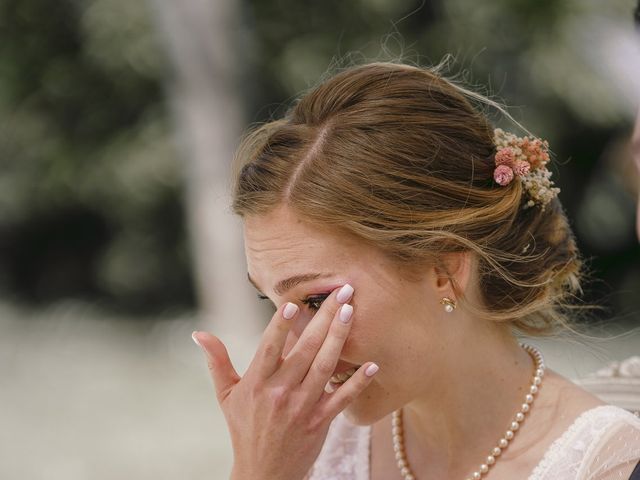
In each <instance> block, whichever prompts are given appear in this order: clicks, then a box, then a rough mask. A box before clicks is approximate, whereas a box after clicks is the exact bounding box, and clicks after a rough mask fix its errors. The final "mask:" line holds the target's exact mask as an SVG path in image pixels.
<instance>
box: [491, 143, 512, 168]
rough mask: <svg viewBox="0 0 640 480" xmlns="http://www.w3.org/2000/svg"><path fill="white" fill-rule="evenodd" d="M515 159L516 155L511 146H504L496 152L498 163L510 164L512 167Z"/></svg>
mask: <svg viewBox="0 0 640 480" xmlns="http://www.w3.org/2000/svg"><path fill="white" fill-rule="evenodd" d="M515 159H516V155H515V152H514V151H513V149H512V148H511V147H506V148H503V149H502V150H500V151H498V153H496V165H508V166H509V167H510V166H512V165H513V162H514V161H515Z"/></svg>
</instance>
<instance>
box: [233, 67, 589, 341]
mask: <svg viewBox="0 0 640 480" xmlns="http://www.w3.org/2000/svg"><path fill="white" fill-rule="evenodd" d="M478 100H480V101H482V100H483V97H481V96H480V95H478V94H476V93H472V92H469V91H468V90H466V89H464V88H463V87H460V86H458V85H456V84H454V83H453V82H451V81H449V80H447V79H445V78H444V77H443V76H441V75H440V74H439V73H438V71H437V70H436V69H423V68H418V67H413V66H408V65H402V64H393V63H372V64H367V65H362V66H358V67H352V68H350V69H347V70H344V71H342V72H340V73H338V74H336V75H335V76H333V77H331V78H329V79H328V80H326V81H324V82H322V83H321V84H320V85H318V86H317V87H315V88H313V89H312V90H311V91H309V92H308V93H306V94H305V95H304V96H302V97H301V98H300V99H299V100H298V101H297V102H296V103H295V105H294V106H293V107H292V108H291V109H290V110H289V111H288V112H287V113H286V114H285V115H284V118H282V119H280V120H277V121H272V122H269V123H266V124H263V125H262V126H260V127H259V128H257V129H255V130H254V131H252V132H251V133H250V134H248V135H247V136H246V137H245V139H244V140H243V142H242V144H241V146H240V148H239V150H238V153H237V158H236V161H237V175H236V183H235V190H234V198H233V209H234V211H235V212H236V213H237V214H238V215H240V216H243V217H244V216H246V215H261V214H265V213H267V212H269V211H270V210H272V209H274V208H275V207H277V206H279V205H287V206H288V207H289V208H291V209H292V210H293V211H294V212H296V213H297V214H298V215H299V216H300V217H301V218H304V219H305V220H308V221H310V222H312V223H313V222H317V223H318V224H323V225H327V226H331V227H333V228H336V229H339V230H340V231H343V232H346V233H349V234H352V235H355V236H357V237H358V238H360V239H361V240H362V241H365V242H368V243H369V244H371V245H374V246H375V247H377V248H378V249H380V251H382V252H383V253H384V254H385V255H387V256H388V257H389V258H391V259H393V260H394V261H395V262H397V264H398V266H400V267H401V268H403V269H405V271H407V272H416V271H417V270H419V269H420V268H423V267H424V266H425V265H433V264H440V261H439V258H441V254H442V253H445V252H461V251H471V252H473V253H474V254H475V255H476V257H477V260H478V262H477V265H478V272H477V278H478V279H479V282H478V283H479V284H478V287H479V295H480V297H481V299H482V302H481V305H472V304H471V302H468V301H467V302H465V299H464V296H463V295H462V292H460V291H459V287H458V286H457V285H455V283H454V291H455V293H456V295H457V297H456V298H457V300H458V301H459V302H463V303H464V305H465V307H466V308H468V309H470V310H471V311H472V312H473V313H474V314H476V315H478V316H480V317H482V318H485V319H487V320H490V321H496V322H508V323H510V325H511V326H512V328H514V329H515V330H518V331H520V332H523V333H526V334H529V335H549V334H551V333H553V332H555V331H556V328H557V327H559V326H562V325H565V326H566V325H568V317H567V316H566V312H567V307H569V305H570V303H571V302H570V301H569V300H570V299H571V298H572V297H573V296H574V294H576V293H577V292H578V291H579V290H580V282H579V280H580V270H581V261H580V258H579V253H578V250H577V248H576V242H575V239H574V236H573V234H572V232H571V229H570V227H569V225H568V221H567V218H566V215H565V213H564V211H563V208H562V206H561V204H560V202H559V200H558V199H557V198H556V199H554V200H553V201H552V202H551V203H550V204H548V205H547V206H546V208H544V209H542V208H539V207H538V206H536V207H533V208H523V206H524V204H525V202H526V198H525V195H524V194H523V193H524V192H523V187H522V184H521V182H518V181H514V182H511V183H510V184H509V185H507V186H506V187H502V186H499V185H496V183H495V182H494V181H493V177H492V172H493V170H494V168H495V163H494V155H495V153H496V147H495V145H494V143H493V130H494V127H493V126H492V125H491V124H490V122H489V120H488V119H487V117H486V115H485V114H484V113H483V112H482V111H481V110H480V109H479V108H477V107H474V105H477V101H478ZM487 102H488V103H490V104H493V102H491V101H490V100H487Z"/></svg>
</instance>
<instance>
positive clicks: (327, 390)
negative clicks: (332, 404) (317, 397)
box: [324, 382, 336, 393]
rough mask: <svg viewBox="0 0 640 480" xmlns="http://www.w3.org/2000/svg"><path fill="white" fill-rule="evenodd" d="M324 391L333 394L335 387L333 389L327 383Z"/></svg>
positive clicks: (329, 383)
mask: <svg viewBox="0 0 640 480" xmlns="http://www.w3.org/2000/svg"><path fill="white" fill-rule="evenodd" d="M324 391H325V392H327V393H333V392H335V391H336V387H334V386H333V385H332V384H331V382H327V384H326V385H325V386H324Z"/></svg>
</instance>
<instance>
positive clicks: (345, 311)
mask: <svg viewBox="0 0 640 480" xmlns="http://www.w3.org/2000/svg"><path fill="white" fill-rule="evenodd" d="M352 313H353V307H352V306H351V305H349V304H348V303H345V304H344V305H342V307H340V321H341V322H342V323H349V320H351V314H352Z"/></svg>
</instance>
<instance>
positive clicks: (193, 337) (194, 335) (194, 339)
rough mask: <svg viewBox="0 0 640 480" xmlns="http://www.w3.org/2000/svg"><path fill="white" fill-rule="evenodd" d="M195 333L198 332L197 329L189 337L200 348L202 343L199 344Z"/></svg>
mask: <svg viewBox="0 0 640 480" xmlns="http://www.w3.org/2000/svg"><path fill="white" fill-rule="evenodd" d="M196 333H198V331H197V330H196V331H195V332H193V333H192V334H191V338H192V339H193V341H194V342H195V344H196V345H198V346H199V347H200V348H202V345H200V342H199V341H198V339H197V338H196Z"/></svg>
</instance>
